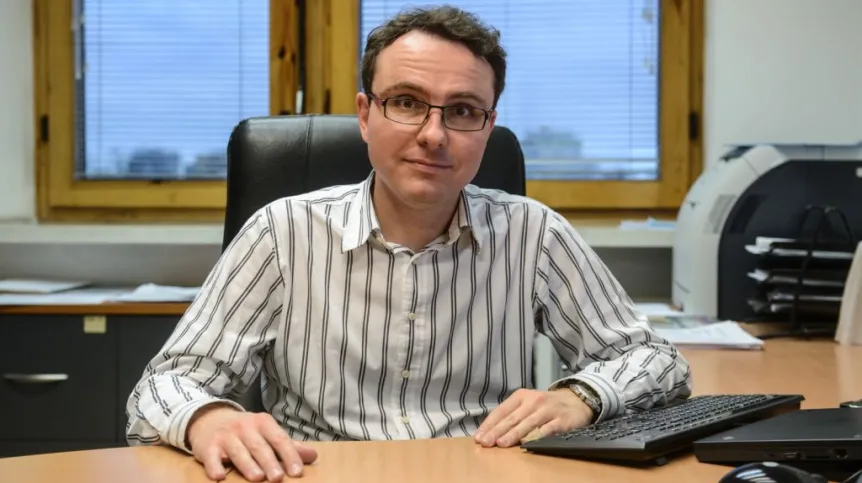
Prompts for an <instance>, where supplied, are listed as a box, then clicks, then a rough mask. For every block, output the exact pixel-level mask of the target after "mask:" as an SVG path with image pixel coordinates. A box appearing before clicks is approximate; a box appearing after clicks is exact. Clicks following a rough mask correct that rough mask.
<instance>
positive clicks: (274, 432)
mask: <svg viewBox="0 0 862 483" xmlns="http://www.w3.org/2000/svg"><path fill="white" fill-rule="evenodd" d="M262 432H263V436H264V437H265V438H266V440H267V441H269V444H271V445H272V448H273V449H274V450H275V452H276V453H277V454H278V457H279V459H281V464H282V465H284V468H287V474H288V475H290V476H293V477H297V476H302V466H303V463H304V462H305V461H304V460H303V458H302V456H300V454H299V451H298V448H297V444H296V443H294V442H293V440H291V439H290V437H289V436H288V435H287V433H285V432H284V430H283V429H281V427H279V426H278V424H276V423H275V422H272V424H267V425H266V426H265V427H264V429H263V431H262ZM308 449H311V448H308Z"/></svg>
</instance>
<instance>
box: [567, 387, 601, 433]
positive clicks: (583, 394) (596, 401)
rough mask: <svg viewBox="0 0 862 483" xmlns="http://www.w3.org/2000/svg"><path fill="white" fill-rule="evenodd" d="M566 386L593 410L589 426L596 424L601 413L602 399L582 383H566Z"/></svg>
mask: <svg viewBox="0 0 862 483" xmlns="http://www.w3.org/2000/svg"><path fill="white" fill-rule="evenodd" d="M567 386H568V388H569V389H571V390H572V392H574V393H575V394H576V395H577V396H578V397H579V398H581V400H582V401H583V402H584V404H586V405H587V406H589V408H590V409H592V410H593V419H592V420H591V421H590V424H592V423H594V422H596V420H597V419H599V415H600V414H601V413H602V398H600V397H599V395H598V394H596V391H594V390H593V388H591V387H590V386H588V385H587V384H586V383H584V382H582V381H573V382H570V383H568V384H567Z"/></svg>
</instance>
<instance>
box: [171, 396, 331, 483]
mask: <svg viewBox="0 0 862 483" xmlns="http://www.w3.org/2000/svg"><path fill="white" fill-rule="evenodd" d="M187 435H188V443H189V445H190V447H191V450H192V453H193V454H194V456H195V459H197V460H198V461H200V462H201V463H202V464H203V466H204V469H205V470H206V474H207V477H209V478H210V479H212V480H215V481H220V480H223V479H224V478H225V477H226V476H227V471H226V470H225V467H224V463H225V462H226V461H230V462H231V463H233V466H234V467H236V468H237V469H238V470H239V471H240V472H241V473H242V475H243V476H244V477H245V478H247V479H249V480H250V481H264V480H268V481H281V479H282V478H283V477H284V474H285V473H287V474H288V475H289V476H294V477H296V476H301V475H302V468H303V465H305V464H311V463H313V462H314V461H315V460H316V459H317V451H315V450H314V449H313V448H310V447H308V446H304V445H302V444H299V443H297V442H294V441H293V440H292V439H290V436H288V435H287V433H286V432H285V431H284V429H282V428H281V426H279V425H278V423H277V422H276V421H275V419H273V417H272V416H271V415H269V414H267V413H244V412H240V411H237V410H236V409H234V408H232V407H230V406H226V405H220V404H214V405H212V406H205V407H203V408H201V409H199V410H198V411H197V412H196V413H195V414H194V415H193V416H192V419H191V421H189V424H188V429H187ZM279 460H280V461H279Z"/></svg>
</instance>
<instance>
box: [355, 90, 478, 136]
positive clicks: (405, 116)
mask: <svg viewBox="0 0 862 483" xmlns="http://www.w3.org/2000/svg"><path fill="white" fill-rule="evenodd" d="M366 95H367V96H368V97H369V98H370V99H372V100H374V101H375V102H376V103H377V104H379V105H381V106H382V107H383V116H385V117H386V119H389V120H390V121H393V122H397V123H399V124H410V125H416V126H418V125H421V124H425V123H426V122H427V121H428V117H429V116H430V115H431V109H433V108H437V109H440V110H441V111H442V112H443V125H444V126H446V127H447V128H449V129H452V130H453V131H481V130H482V129H485V124H486V123H487V122H488V118H489V117H490V116H491V111H489V110H485V109H481V108H478V107H475V106H471V105H469V104H464V103H459V104H453V105H451V106H435V105H434V104H428V103H427V102H422V101H419V100H416V99H414V98H412V97H409V96H395V97H387V98H385V99H381V98H379V97H377V96H376V95H374V94H370V93H369V94H366Z"/></svg>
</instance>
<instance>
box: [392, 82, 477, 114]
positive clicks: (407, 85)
mask: <svg viewBox="0 0 862 483" xmlns="http://www.w3.org/2000/svg"><path fill="white" fill-rule="evenodd" d="M399 90H411V91H414V92H416V93H418V94H422V95H424V96H428V95H429V93H428V91H427V90H426V89H425V88H424V87H422V86H419V85H416V84H414V83H412V82H399V83H397V84H394V85H392V86H390V87H387V88H386V89H383V91H382V92H381V93H380V96H381V97H387V96H388V95H390V94H391V93H392V92H393V91H399ZM448 97H449V98H451V99H471V100H473V101H476V103H478V104H479V105H480V106H483V108H484V106H486V105H488V101H486V100H485V99H482V98H481V97H479V96H478V95H477V94H475V93H473V92H470V91H461V92H456V93H454V94H451V95H450V96H448Z"/></svg>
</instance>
